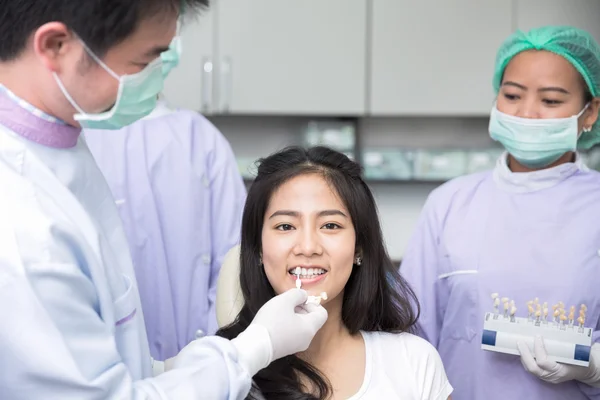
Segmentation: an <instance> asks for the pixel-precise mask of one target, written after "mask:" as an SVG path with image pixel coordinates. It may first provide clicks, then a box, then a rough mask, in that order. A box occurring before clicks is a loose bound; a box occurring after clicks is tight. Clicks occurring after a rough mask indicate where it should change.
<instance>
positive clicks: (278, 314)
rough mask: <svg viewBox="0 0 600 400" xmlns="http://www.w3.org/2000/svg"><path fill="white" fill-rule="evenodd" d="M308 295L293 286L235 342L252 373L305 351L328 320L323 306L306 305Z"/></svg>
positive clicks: (264, 309) (242, 359)
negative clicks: (278, 360)
mask: <svg viewBox="0 0 600 400" xmlns="http://www.w3.org/2000/svg"><path fill="white" fill-rule="evenodd" d="M307 298H308V294H307V293H306V291H304V290H302V289H291V290H288V291H287V292H285V293H282V294H280V295H278V296H275V297H273V298H272V299H271V300H269V301H268V302H267V303H265V305H264V306H262V308H261V309H260V310H258V313H256V316H255V317H254V320H253V321H252V323H251V324H250V326H249V327H248V328H247V329H246V330H245V331H244V332H242V333H241V334H240V335H239V336H238V337H237V338H235V339H233V340H232V342H233V343H234V345H235V346H236V348H237V349H238V354H239V356H240V362H241V363H243V364H245V365H246V367H247V369H248V371H249V372H250V373H251V375H254V374H255V373H256V372H258V371H259V370H260V369H262V368H264V367H266V366H267V365H269V364H270V363H271V362H272V361H273V360H277V359H278V358H281V357H285V356H287V355H290V354H294V353H298V352H301V351H304V350H306V349H307V348H308V346H309V345H310V342H311V341H312V339H313V337H314V336H315V334H316V333H317V332H318V331H319V329H321V327H322V326H323V324H325V321H327V311H326V310H325V309H324V308H323V306H320V305H319V306H317V305H314V304H304V302H305V301H306V299H307Z"/></svg>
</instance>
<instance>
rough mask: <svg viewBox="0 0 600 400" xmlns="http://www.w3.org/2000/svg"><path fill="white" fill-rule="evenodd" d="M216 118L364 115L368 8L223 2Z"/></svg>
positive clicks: (297, 0)
mask: <svg viewBox="0 0 600 400" xmlns="http://www.w3.org/2000/svg"><path fill="white" fill-rule="evenodd" d="M215 4H216V7H217V15H218V18H217V21H218V22H217V43H218V46H217V49H218V50H217V51H218V53H219V58H218V60H217V65H216V67H217V75H219V78H218V82H217V85H218V91H217V93H218V95H217V104H218V107H217V109H218V111H219V112H230V113H236V114H288V115H290V114H308V115H315V114H329V115H346V114H362V113H364V111H365V84H366V83H365V79H366V76H365V75H366V73H365V68H366V61H365V60H366V37H367V30H366V21H367V0H252V1H247V0H220V1H218V2H215Z"/></svg>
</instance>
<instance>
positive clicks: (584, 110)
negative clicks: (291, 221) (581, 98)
mask: <svg viewBox="0 0 600 400" xmlns="http://www.w3.org/2000/svg"><path fill="white" fill-rule="evenodd" d="M589 107H590V103H587V104H586V105H585V107H583V110H581V111H579V114H577V119H579V117H581V116H582V115H583V113H584V112H586V111H587V109H588V108H589Z"/></svg>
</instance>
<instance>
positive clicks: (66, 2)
mask: <svg viewBox="0 0 600 400" xmlns="http://www.w3.org/2000/svg"><path fill="white" fill-rule="evenodd" d="M181 4H184V5H186V6H188V7H194V6H202V5H206V4H207V1H206V0H185V1H181V0H127V1H117V0H115V1H111V2H107V1H106V0H86V2H85V7H82V5H81V0H47V1H43V2H40V1H37V0H21V1H18V2H15V1H10V2H4V4H3V5H2V12H1V13H0V319H1V320H2V323H1V324H0V371H1V373H0V399H11V400H31V399H42V398H43V399H61V400H71V399H73V400H75V399H77V400H91V399H94V400H96V399H97V400H100V399H102V400H105V399H136V400H141V399H161V400H163V399H177V400H188V399H190V400H192V399H193V400H196V399H215V400H218V399H241V398H244V397H245V396H246V395H247V394H248V392H249V390H250V386H251V377H252V376H253V375H254V374H255V373H256V372H258V371H259V370H260V369H262V368H264V367H266V366H267V365H268V364H269V363H270V362H271V361H272V360H274V359H277V358H280V357H282V356H286V355H288V354H293V353H296V352H298V351H302V350H304V349H306V348H307V347H308V345H309V344H310V341H311V340H312V338H313V336H314V335H315V333H316V332H317V331H318V330H319V329H320V327H321V326H322V325H323V324H324V323H325V320H326V318H327V312H326V311H325V309H323V308H322V307H308V306H301V307H297V306H299V305H302V304H303V303H304V301H305V300H306V298H307V296H306V293H305V292H304V291H301V290H292V291H288V292H286V293H283V294H281V295H280V296H277V297H275V298H273V299H272V301H270V302H269V303H267V304H265V305H264V306H263V307H262V308H261V309H260V310H259V311H258V313H257V314H256V317H255V319H254V320H253V322H252V323H251V324H250V326H249V327H248V329H247V330H246V331H244V332H243V333H242V335H241V336H240V338H239V340H238V338H236V339H235V340H232V341H227V340H224V339H222V338H216V337H212V338H204V339H201V340H197V341H194V342H192V343H190V344H188V345H187V346H186V347H185V348H183V349H182V351H181V352H180V353H179V354H178V355H177V356H175V357H174V358H173V359H170V360H168V361H167V362H165V363H162V362H157V361H156V362H155V361H153V360H152V359H151V357H150V352H149V348H148V341H147V338H146V330H145V326H144V319H143V312H142V308H141V306H140V299H139V295H138V289H137V284H136V280H135V274H134V270H133V266H132V263H131V259H130V255H129V252H128V246H127V242H126V239H125V235H124V232H123V228H122V225H121V222H120V219H119V216H118V213H117V209H116V206H115V203H114V200H113V198H112V197H111V195H110V192H109V189H108V186H107V185H106V182H105V181H104V180H103V178H102V175H101V173H100V171H99V170H98V168H97V166H96V164H95V163H94V161H93V158H92V156H91V154H90V152H89V151H88V149H87V147H86V144H85V141H84V140H83V139H82V138H81V137H80V135H79V133H80V127H81V126H85V127H94V128H99V129H118V128H120V127H123V126H124V125H127V124H129V123H132V122H134V121H136V120H138V119H140V118H142V117H144V116H145V115H148V114H149V113H150V112H151V111H152V109H153V108H154V106H155V105H156V97H157V95H158V93H159V92H160V90H161V89H162V86H163V73H164V71H163V67H164V65H163V61H162V58H161V57H159V55H160V54H161V53H164V52H165V51H167V49H168V48H169V44H170V43H171V40H172V38H173V35H174V33H175V30H176V21H177V18H178V14H179V6H180V5H181ZM75 32H76V33H75ZM168 58H169V57H168V54H167V56H165V60H168ZM103 110H108V111H104V112H103ZM165 370H166V371H165ZM153 375H158V376H155V377H153Z"/></svg>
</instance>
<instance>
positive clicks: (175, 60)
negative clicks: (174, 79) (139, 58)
mask: <svg viewBox="0 0 600 400" xmlns="http://www.w3.org/2000/svg"><path fill="white" fill-rule="evenodd" d="M160 58H161V59H162V74H163V79H166V78H167V76H168V75H169V73H170V72H171V70H172V69H173V68H175V67H176V66H177V65H179V59H180V58H181V36H175V37H174V38H173V41H172V42H171V45H170V46H169V50H167V51H165V52H163V53H161V55H160Z"/></svg>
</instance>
